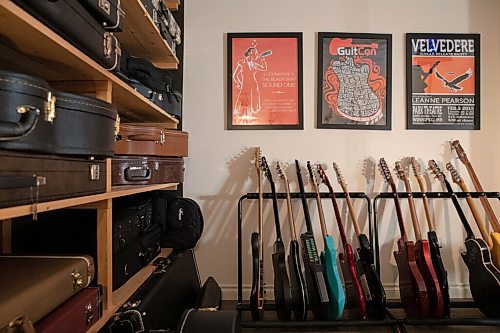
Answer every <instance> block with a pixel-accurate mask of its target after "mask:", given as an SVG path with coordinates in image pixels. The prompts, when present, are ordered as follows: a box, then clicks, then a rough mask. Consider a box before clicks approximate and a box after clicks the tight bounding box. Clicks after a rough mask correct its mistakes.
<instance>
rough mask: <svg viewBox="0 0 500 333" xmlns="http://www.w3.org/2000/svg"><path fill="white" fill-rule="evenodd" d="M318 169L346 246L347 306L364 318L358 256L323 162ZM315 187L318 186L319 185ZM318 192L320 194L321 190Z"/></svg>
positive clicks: (342, 258) (343, 263)
mask: <svg viewBox="0 0 500 333" xmlns="http://www.w3.org/2000/svg"><path fill="white" fill-rule="evenodd" d="M317 171H318V174H319V177H320V179H321V181H322V182H323V183H324V184H325V185H326V187H328V191H329V192H330V195H331V197H332V205H333V211H334V214H335V219H336V220H337V225H338V227H339V231H340V238H341V239H342V246H343V247H344V253H339V264H340V268H341V269H342V276H343V277H344V285H345V296H346V302H347V303H346V308H348V309H354V311H350V312H352V313H353V316H352V317H354V318H360V319H364V318H365V317H366V302H365V296H364V293H363V289H362V287H361V283H360V282H359V278H358V276H359V275H358V271H357V269H356V266H357V265H356V257H355V256H354V251H353V250H352V246H351V244H349V242H348V240H347V236H346V234H345V230H344V224H343V223H342V217H341V216H340V210H339V207H338V205H337V198H336V197H335V192H333V188H332V185H331V184H330V180H329V179H328V177H327V175H326V173H325V170H324V169H323V166H321V164H318V165H317ZM315 187H316V188H317V187H318V186H315ZM317 193H318V195H319V191H318V192H317Z"/></svg>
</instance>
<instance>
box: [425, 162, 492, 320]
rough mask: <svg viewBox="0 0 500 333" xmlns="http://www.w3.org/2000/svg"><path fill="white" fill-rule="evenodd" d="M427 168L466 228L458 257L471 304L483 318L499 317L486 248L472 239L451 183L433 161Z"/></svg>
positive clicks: (478, 240) (482, 241)
mask: <svg viewBox="0 0 500 333" xmlns="http://www.w3.org/2000/svg"><path fill="white" fill-rule="evenodd" d="M429 168H430V169H431V170H432V172H433V173H434V174H435V175H436V178H438V179H439V180H440V181H441V182H442V183H443V185H444V186H445V187H446V190H447V191H448V193H450V194H451V200H452V201H453V205H454V206H455V209H456V210H457V213H458V216H459V217H460V222H462V226H463V227H464V229H465V233H466V237H465V241H464V243H465V251H463V252H462V253H461V255H462V259H463V260H464V262H465V264H466V265H467V268H468V269H469V285H470V291H471V294H472V298H473V299H474V303H475V304H476V306H477V307H478V308H479V310H481V312H482V313H483V314H485V315H486V316H488V317H492V318H500V302H499V301H498V300H500V271H499V270H498V269H497V268H496V267H495V265H493V263H492V262H491V255H490V251H489V249H488V245H486V242H485V241H484V240H483V239H481V238H476V237H475V235H474V232H473V231H472V228H471V226H470V224H469V222H468V221H467V218H466V217H465V214H464V212H463V210H462V207H461V206H460V203H459V202H458V199H457V196H456V194H455V192H454V191H453V188H452V187H451V184H450V183H449V182H448V180H447V179H446V176H445V175H444V174H443V172H442V171H441V170H440V168H439V167H438V165H437V163H436V162H435V161H434V160H430V161H429Z"/></svg>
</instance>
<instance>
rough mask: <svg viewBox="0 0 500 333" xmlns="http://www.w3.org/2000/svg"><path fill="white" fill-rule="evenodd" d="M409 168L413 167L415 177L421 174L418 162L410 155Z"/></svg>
mask: <svg viewBox="0 0 500 333" xmlns="http://www.w3.org/2000/svg"><path fill="white" fill-rule="evenodd" d="M410 164H411V168H412V169H413V174H414V175H415V177H419V176H421V170H420V163H418V162H417V160H416V159H415V157H412V158H411V160H410Z"/></svg>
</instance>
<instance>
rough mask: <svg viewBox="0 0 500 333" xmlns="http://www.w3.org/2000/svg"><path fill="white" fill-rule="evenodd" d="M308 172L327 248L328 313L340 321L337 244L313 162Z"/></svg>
mask: <svg viewBox="0 0 500 333" xmlns="http://www.w3.org/2000/svg"><path fill="white" fill-rule="evenodd" d="M307 170H308V171H309V177H310V178H311V184H312V185H313V187H314V192H316V203H317V205H318V215H319V221H320V223H321V232H322V233H323V240H324V242H325V248H324V250H323V251H322V252H321V264H322V266H323V274H324V276H325V280H326V285H327V287H328V296H329V299H330V307H329V311H328V317H329V319H334V320H337V319H340V318H341V317H342V313H343V312H344V306H345V293H344V287H343V286H342V281H341V280H340V275H339V269H338V267H337V253H336V251H335V243H334V241H333V238H332V236H330V235H329V234H328V231H327V229H326V223H325V215H324V213H323V206H322V204H321V197H320V194H319V189H318V181H317V177H316V174H315V173H314V171H313V167H312V165H311V162H309V161H307Z"/></svg>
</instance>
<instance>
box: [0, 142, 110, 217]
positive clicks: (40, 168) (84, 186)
mask: <svg viewBox="0 0 500 333" xmlns="http://www.w3.org/2000/svg"><path fill="white" fill-rule="evenodd" d="M104 192H106V162H105V161H104V160H102V161H98V160H86V159H81V158H69V157H61V156H54V155H28V154H23V153H16V152H10V151H0V207H7V206H18V205H23V204H35V203H37V202H45V201H51V200H59V199H67V198H73V197H78V196H82V195H90V194H98V193H104Z"/></svg>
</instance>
